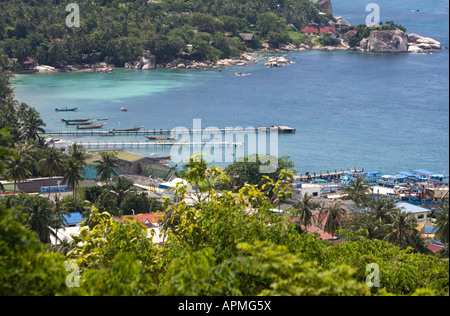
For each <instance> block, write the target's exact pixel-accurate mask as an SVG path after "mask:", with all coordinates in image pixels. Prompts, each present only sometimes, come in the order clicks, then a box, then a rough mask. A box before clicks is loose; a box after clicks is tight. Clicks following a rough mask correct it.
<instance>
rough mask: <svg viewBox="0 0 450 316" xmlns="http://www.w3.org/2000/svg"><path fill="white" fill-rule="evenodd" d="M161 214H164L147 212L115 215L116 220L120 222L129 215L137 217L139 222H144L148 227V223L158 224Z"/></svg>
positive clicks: (162, 214)
mask: <svg viewBox="0 0 450 316" xmlns="http://www.w3.org/2000/svg"><path fill="white" fill-rule="evenodd" d="M163 216H164V213H148V214H138V215H126V216H120V217H117V220H118V221H119V222H122V221H124V220H125V219H126V218H127V217H131V218H134V219H137V220H138V222H140V223H142V224H144V225H145V226H147V227H149V226H150V225H156V226H158V221H159V220H160V218H161V217H163Z"/></svg>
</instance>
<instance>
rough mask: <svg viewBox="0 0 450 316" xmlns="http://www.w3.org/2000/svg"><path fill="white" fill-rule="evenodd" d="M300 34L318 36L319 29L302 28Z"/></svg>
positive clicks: (311, 27)
mask: <svg viewBox="0 0 450 316" xmlns="http://www.w3.org/2000/svg"><path fill="white" fill-rule="evenodd" d="M301 32H302V33H303V34H306V35H319V29H318V28H317V27H315V26H307V27H304V28H303V29H302V30H301Z"/></svg>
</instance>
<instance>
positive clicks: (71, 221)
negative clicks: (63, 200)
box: [63, 212, 83, 225]
mask: <svg viewBox="0 0 450 316" xmlns="http://www.w3.org/2000/svg"><path fill="white" fill-rule="evenodd" d="M63 216H64V218H65V219H66V220H67V223H68V225H77V224H79V223H81V221H83V216H81V213H80V212H74V213H70V214H69V215H63Z"/></svg>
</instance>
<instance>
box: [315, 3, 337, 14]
mask: <svg viewBox="0 0 450 316" xmlns="http://www.w3.org/2000/svg"><path fill="white" fill-rule="evenodd" d="M317 4H318V5H319V10H320V11H322V12H330V13H333V6H332V5H331V0H318V1H317Z"/></svg>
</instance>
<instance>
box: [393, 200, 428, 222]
mask: <svg viewBox="0 0 450 316" xmlns="http://www.w3.org/2000/svg"><path fill="white" fill-rule="evenodd" d="M396 207H397V208H398V209H399V210H401V211H402V212H405V213H407V214H409V215H410V216H411V217H412V218H415V219H416V220H417V222H418V223H419V224H421V223H422V222H424V221H427V220H428V215H429V214H430V213H431V211H430V210H429V209H427V208H424V207H421V206H417V205H413V204H410V203H406V202H399V203H397V205H396Z"/></svg>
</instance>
